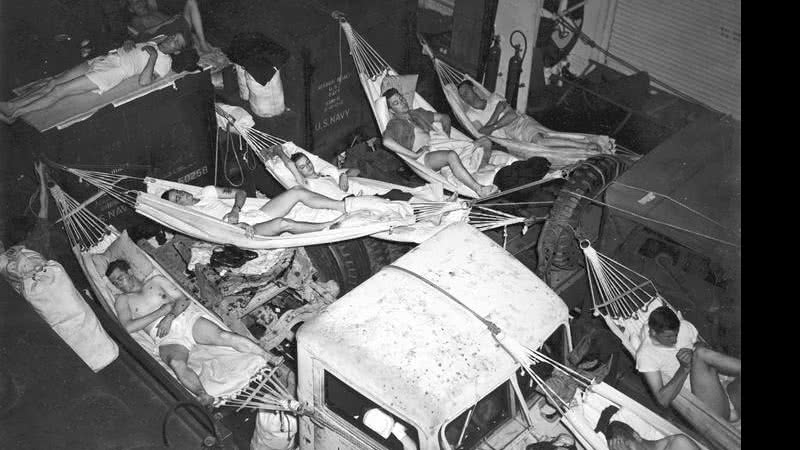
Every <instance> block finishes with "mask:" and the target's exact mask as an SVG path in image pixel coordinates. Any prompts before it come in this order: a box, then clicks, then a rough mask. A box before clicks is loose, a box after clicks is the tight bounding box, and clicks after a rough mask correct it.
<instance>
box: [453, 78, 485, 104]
mask: <svg viewBox="0 0 800 450" xmlns="http://www.w3.org/2000/svg"><path fill="white" fill-rule="evenodd" d="M457 90H458V95H459V97H461V99H462V100H464V101H465V102H466V103H467V104H468V105H469V106H472V107H473V108H478V109H483V108H484V107H485V106H486V105H485V101H483V99H482V98H481V97H480V96H479V95H478V94H477V93H476V92H475V85H474V84H473V83H472V81H470V80H464V81H462V82H461V83H458V88H457Z"/></svg>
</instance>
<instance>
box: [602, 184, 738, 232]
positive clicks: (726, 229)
mask: <svg viewBox="0 0 800 450" xmlns="http://www.w3.org/2000/svg"><path fill="white" fill-rule="evenodd" d="M614 185H615V186H622V187H625V188H628V189H632V190H635V191H639V192H646V193H648V194H652V195H655V196H657V197H663V198H665V199H667V200H669V201H671V202H673V203H675V204H677V205H678V206H680V207H682V208H685V209H687V210H689V211H690V212H692V213H694V214H696V215H697V216H699V217H702V218H703V219H705V220H707V221H709V222H711V223H713V224H714V225H717V226H718V227H720V228H722V229H724V230H725V231H729V232H731V233H733V234H735V235H736V236H739V235H740V234H739V233H738V232H736V231H735V230H731V229H729V228H727V227H726V226H725V225H723V224H722V223H720V222H719V221H717V220H714V219H712V218H711V217H708V216H707V215H705V214H703V213H701V212H700V211H698V210H696V209H694V208H692V207H690V206H689V205H687V204H685V203H683V202H681V201H678V200H676V199H674V198H672V197H670V196H669V195H666V194H661V193H659V192H655V191H652V190H649V189H644V188H640V187H638V186H631V185H629V184H625V183H620V182H619V181H615V182H614Z"/></svg>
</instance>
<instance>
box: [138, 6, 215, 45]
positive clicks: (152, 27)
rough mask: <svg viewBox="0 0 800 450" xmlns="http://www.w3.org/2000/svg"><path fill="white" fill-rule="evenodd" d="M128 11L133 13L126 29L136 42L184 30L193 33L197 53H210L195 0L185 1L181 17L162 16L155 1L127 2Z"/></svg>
mask: <svg viewBox="0 0 800 450" xmlns="http://www.w3.org/2000/svg"><path fill="white" fill-rule="evenodd" d="M128 9H129V10H130V11H131V13H133V18H132V19H131V24H130V26H129V27H128V29H129V31H130V32H131V34H133V35H134V37H135V38H136V40H137V41H139V42H141V41H143V40H149V39H152V38H153V37H155V36H158V35H159V34H172V33H175V32H182V31H183V30H184V29H185V30H187V31H191V32H193V33H194V38H195V40H194V41H195V42H196V43H197V49H198V51H200V52H202V53H207V52H209V51H211V46H210V45H208V42H207V41H206V36H205V33H204V31H203V20H202V19H201V17H200V7H199V6H198V5H197V0H186V3H185V5H184V7H183V14H182V15H181V14H176V15H174V16H169V15H167V14H164V13H163V12H162V11H159V9H158V3H157V1H156V0H128Z"/></svg>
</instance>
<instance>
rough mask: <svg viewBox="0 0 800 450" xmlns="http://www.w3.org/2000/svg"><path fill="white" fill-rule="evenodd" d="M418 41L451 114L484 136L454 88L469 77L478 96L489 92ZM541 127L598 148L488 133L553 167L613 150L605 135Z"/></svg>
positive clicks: (521, 155) (525, 156)
mask: <svg viewBox="0 0 800 450" xmlns="http://www.w3.org/2000/svg"><path fill="white" fill-rule="evenodd" d="M420 43H421V44H422V48H423V53H424V54H426V55H428V56H429V57H430V58H431V60H432V61H433V66H434V68H435V69H436V74H437V75H438V78H439V84H440V85H441V86H442V91H444V94H445V97H446V98H447V102H448V103H449V104H450V108H452V110H453V113H454V114H455V116H456V118H458V121H459V122H460V123H461V125H463V126H464V128H466V130H467V131H468V132H469V133H470V134H471V135H472V136H473V137H475V138H476V139H477V138H479V137H482V136H484V135H483V134H482V133H480V132H479V131H478V128H476V127H475V124H474V123H473V122H472V121H471V120H470V119H469V118H468V117H467V113H466V112H467V110H468V108H469V105H467V104H466V103H465V102H464V101H463V100H462V99H461V96H460V95H459V94H458V89H457V88H458V85H459V84H460V83H461V82H462V81H464V80H469V81H471V82H472V85H473V86H474V89H475V90H476V91H477V93H478V94H479V95H480V96H481V98H484V99H487V98H489V96H490V95H491V94H492V93H491V92H489V91H488V90H487V89H486V88H485V87H483V85H482V84H480V83H479V82H478V81H476V80H475V79H474V78H472V77H471V76H469V75H468V74H465V73H462V72H461V71H459V70H458V69H456V68H454V67H453V66H451V65H449V64H447V63H446V62H444V61H442V60H440V59H438V58H436V57H435V56H434V55H433V52H432V51H431V49H430V47H428V45H427V43H425V42H424V41H423V40H422V39H420ZM541 128H542V130H544V131H546V132H547V136H548V137H552V138H564V139H571V140H578V141H585V142H587V143H589V142H595V143H597V144H598V145H600V147H601V149H602V150H601V151H600V152H597V151H591V150H580V149H573V148H553V147H548V146H545V145H539V144H534V143H532V142H524V141H518V140H514V139H508V138H503V137H497V136H489V139H491V140H492V141H494V142H496V143H497V144H500V145H502V146H503V147H505V148H506V149H508V152H509V153H511V154H512V155H514V156H516V157H517V158H520V159H528V158H531V157H534V156H541V157H543V158H547V159H548V160H549V161H550V163H551V164H552V167H553V168H560V167H565V166H568V165H571V164H575V163H577V162H579V161H582V160H584V159H586V158H589V157H591V156H594V155H597V154H600V153H606V154H612V153H615V152H616V146H615V144H614V139H611V138H609V137H608V136H599V135H592V134H584V133H561V132H557V131H554V130H550V129H548V128H546V127H544V126H541Z"/></svg>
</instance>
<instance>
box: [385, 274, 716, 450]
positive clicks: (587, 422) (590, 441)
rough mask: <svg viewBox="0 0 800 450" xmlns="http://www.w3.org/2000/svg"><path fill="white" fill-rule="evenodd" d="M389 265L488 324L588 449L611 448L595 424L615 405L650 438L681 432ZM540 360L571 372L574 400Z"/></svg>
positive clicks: (621, 417)
mask: <svg viewBox="0 0 800 450" xmlns="http://www.w3.org/2000/svg"><path fill="white" fill-rule="evenodd" d="M386 268H389V269H390V270H395V271H400V272H403V273H405V274H408V275H410V276H411V277H413V278H416V279H417V280H419V281H422V282H423V283H425V284H427V285H428V286H430V287H432V288H433V289H435V290H437V291H439V292H440V293H442V294H444V295H445V297H447V298H448V299H450V300H451V301H453V302H454V303H456V304H458V305H459V306H461V307H462V308H464V310H465V311H467V312H469V313H470V314H471V315H472V316H473V317H474V318H475V319H477V320H478V321H480V322H481V323H482V324H483V325H484V326H486V329H487V330H488V331H489V332H490V333H491V334H492V337H493V338H494V339H495V341H496V342H497V343H498V344H499V345H500V347H502V348H503V350H505V351H506V352H507V353H508V354H509V356H511V357H512V358H513V359H514V361H515V362H516V363H517V364H519V367H520V370H522V371H524V372H525V373H526V374H527V375H528V376H529V377H530V378H531V379H532V380H533V381H535V382H536V383H537V385H538V386H539V387H540V388H541V389H542V391H543V393H544V394H545V397H546V398H547V399H548V401H549V403H550V404H551V405H552V406H553V407H554V408H555V409H556V410H557V411H558V412H559V413H560V415H561V421H562V422H563V423H564V425H565V426H566V427H567V428H568V429H569V430H570V431H572V433H573V434H574V435H575V437H576V438H577V439H578V440H579V441H580V442H581V444H582V445H583V447H584V448H587V449H594V450H608V445H607V442H606V439H605V437H603V436H602V435H601V434H600V433H597V432H595V431H594V428H595V426H594V425H592V424H596V423H597V421H598V419H599V417H600V413H601V412H602V411H603V410H604V409H605V408H606V407H608V406H611V405H614V406H616V407H617V408H619V411H618V412H617V413H616V414H615V415H614V418H615V419H617V420H621V421H623V422H625V423H627V424H628V425H630V426H631V428H633V429H634V430H636V431H637V432H638V433H639V434H640V435H641V436H642V437H644V438H646V439H661V438H664V437H666V436H671V435H675V434H681V430H680V429H679V428H677V427H676V426H675V425H673V424H671V423H670V422H669V421H667V420H665V419H664V418H662V417H660V416H659V415H657V414H655V413H654V412H652V411H650V410H649V409H647V408H645V407H644V406H642V405H641V404H639V403H637V402H636V401H634V400H633V399H631V398H630V397H628V396H626V395H624V394H622V393H621V392H619V391H617V390H616V389H614V388H613V387H611V386H609V385H607V384H605V383H595V382H593V381H592V380H589V379H588V378H586V377H585V376H583V375H581V374H580V373H578V372H576V371H574V370H572V369H571V368H569V367H567V366H565V365H563V364H561V363H559V362H558V361H556V360H554V359H552V358H550V357H549V356H547V355H545V354H544V353H542V352H540V351H538V350H534V349H531V348H529V347H527V346H526V345H524V344H522V343H521V342H520V341H518V340H517V339H514V338H513V337H512V336H510V335H507V334H506V333H505V332H504V331H503V330H502V329H501V328H500V327H499V326H498V325H497V324H495V323H494V322H492V321H491V320H489V319H487V318H486V317H483V316H481V315H480V314H478V313H477V312H476V311H474V310H473V309H471V308H470V307H469V306H467V305H466V304H464V303H463V302H461V301H460V300H459V299H457V298H456V297H455V296H453V295H452V294H451V293H449V292H447V291H446V290H445V289H443V288H442V287H441V286H439V285H438V284H436V283H434V282H432V281H430V280H428V279H427V278H426V277H424V276H422V275H420V274H418V273H416V272H413V271H411V270H409V269H406V268H404V267H401V266H398V265H394V264H390V265H388V266H385V267H384V269H386ZM538 363H545V364H548V365H551V366H553V368H554V370H558V371H560V372H561V373H563V374H565V375H567V376H568V377H570V378H571V379H573V380H574V381H575V382H576V384H578V385H579V386H580V388H579V389H577V390H576V392H575V395H574V396H573V398H572V399H563V398H561V397H560V395H559V394H558V392H557V391H556V390H555V389H554V388H552V387H551V386H550V385H549V384H548V383H547V382H546V381H545V380H543V379H542V378H541V377H540V376H539V375H538V374H537V373H536V372H535V371H534V370H533V366H534V365H536V364H538ZM518 394H519V393H518ZM520 397H521V395H520ZM523 412H524V413H525V414H527V413H528V410H527V409H526V408H523ZM528 419H530V417H528ZM529 423H530V422H529ZM698 445H700V446H701V448H705V447H703V446H702V445H701V444H700V443H698Z"/></svg>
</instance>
